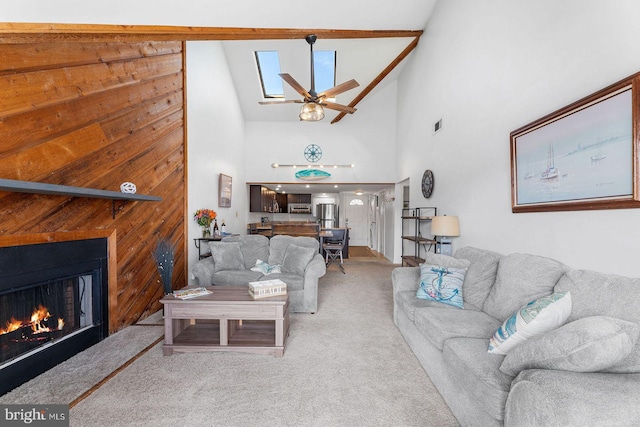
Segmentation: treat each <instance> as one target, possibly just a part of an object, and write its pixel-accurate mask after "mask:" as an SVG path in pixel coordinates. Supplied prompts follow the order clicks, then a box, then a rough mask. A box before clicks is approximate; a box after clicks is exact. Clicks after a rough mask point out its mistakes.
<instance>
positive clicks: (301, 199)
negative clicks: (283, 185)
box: [287, 194, 311, 205]
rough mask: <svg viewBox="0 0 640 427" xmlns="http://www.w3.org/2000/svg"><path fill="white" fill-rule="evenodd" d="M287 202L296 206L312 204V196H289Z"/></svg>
mask: <svg viewBox="0 0 640 427" xmlns="http://www.w3.org/2000/svg"><path fill="white" fill-rule="evenodd" d="M287 200H288V202H289V203H296V204H307V205H310V204H311V194H288V195H287Z"/></svg>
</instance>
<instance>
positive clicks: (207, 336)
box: [160, 286, 289, 357]
mask: <svg viewBox="0 0 640 427" xmlns="http://www.w3.org/2000/svg"><path fill="white" fill-rule="evenodd" d="M207 289H208V290H210V291H211V292H212V293H210V294H208V295H203V296H199V297H196V298H191V299H186V300H181V299H178V298H174V297H173V296H172V295H167V296H165V297H164V298H162V299H161V300H160V302H161V303H162V304H164V346H163V347H162V351H163V354H164V355H165V356H170V355H171V354H173V353H174V352H179V353H187V352H196V351H244V352H250V353H264V354H271V355H273V356H276V357H282V355H283V354H284V347H285V340H286V338H287V336H288V335H289V296H288V295H281V296H274V297H268V298H261V299H256V300H254V299H253V298H252V297H251V296H250V295H249V286H207Z"/></svg>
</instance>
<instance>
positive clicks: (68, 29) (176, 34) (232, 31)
mask: <svg viewBox="0 0 640 427" xmlns="http://www.w3.org/2000/svg"><path fill="white" fill-rule="evenodd" d="M309 34H315V35H317V36H318V38H320V39H358V38H362V39H366V38H390V37H420V36H421V35H422V30H335V29H317V28H316V29H293V28H224V27H179V26H157V25H97V24H96V25H93V24H41V23H12V22H8V23H7V22H4V23H0V43H31V42H38V41H44V40H49V41H55V40H57V41H93V42H96V41H112V42H113V41H118V42H128V41H130V42H135V41H151V40H153V41H167V40H170V41H172V40H180V41H190V40H284V39H304V37H305V36H307V35H309Z"/></svg>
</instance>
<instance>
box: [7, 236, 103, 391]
mask: <svg viewBox="0 0 640 427" xmlns="http://www.w3.org/2000/svg"><path fill="white" fill-rule="evenodd" d="M106 247H107V246H106V239H89V240H79V241H69V242H58V243H47V244H39V245H25V246H14V247H9V248H0V394H4V393H6V392H7V391H9V390H11V389H13V388H15V387H17V386H18V385H20V384H22V383H23V382H26V381H28V380H30V379H31V378H33V377H35V376H37V375H39V374H40V373H42V372H44V371H46V370H47V369H50V368H51V367H53V366H55V365H56V364H58V363H60V362H62V361H64V360H66V359H68V358H69V357H71V356H73V355H74V354H76V353H78V352H80V351H82V350H84V349H86V348H88V347H90V346H91V345H93V344H95V343H97V342H98V341H100V340H102V339H104V337H105V336H106V335H107V334H108V327H107V324H108V322H107V313H108V310H107V307H106V302H107V283H108V281H107V277H106V274H107V271H108V269H107V265H106V263H107V249H106Z"/></svg>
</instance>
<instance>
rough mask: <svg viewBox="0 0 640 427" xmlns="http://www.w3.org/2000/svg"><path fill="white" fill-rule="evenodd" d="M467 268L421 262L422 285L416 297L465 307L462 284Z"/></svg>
mask: <svg viewBox="0 0 640 427" xmlns="http://www.w3.org/2000/svg"><path fill="white" fill-rule="evenodd" d="M465 273H466V269H464V268H454V267H445V266H442V265H432V264H427V263H424V264H420V286H419V287H418V290H417V291H416V298H419V299H425V300H430V301H436V302H440V303H443V304H448V305H452V306H454V307H459V308H464V307H463V302H462V284H463V283H464V275H465Z"/></svg>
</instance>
